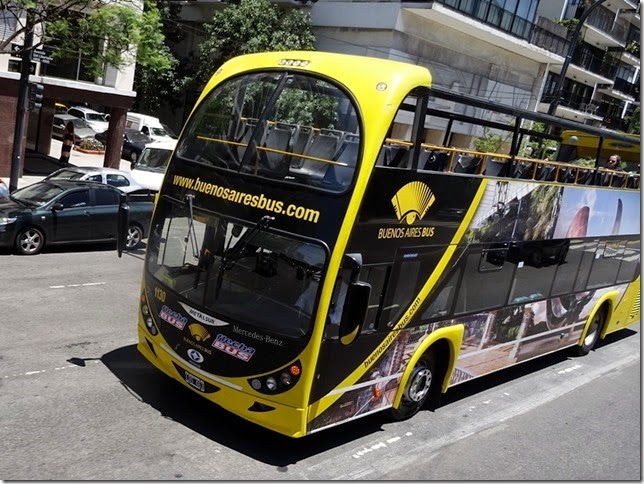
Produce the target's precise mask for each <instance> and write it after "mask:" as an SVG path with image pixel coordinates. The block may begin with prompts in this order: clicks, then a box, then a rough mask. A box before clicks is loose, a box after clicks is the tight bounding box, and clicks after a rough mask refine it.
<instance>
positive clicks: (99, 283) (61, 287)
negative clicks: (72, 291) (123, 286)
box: [49, 282, 107, 289]
mask: <svg viewBox="0 0 644 484" xmlns="http://www.w3.org/2000/svg"><path fill="white" fill-rule="evenodd" d="M105 284H107V282H85V283H83V284H67V285H63V286H49V289H65V288H66V287H88V286H104V285H105Z"/></svg>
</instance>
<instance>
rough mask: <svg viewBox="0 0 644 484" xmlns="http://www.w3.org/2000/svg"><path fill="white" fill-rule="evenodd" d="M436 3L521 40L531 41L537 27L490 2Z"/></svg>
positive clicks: (455, 0) (450, 0)
mask: <svg viewBox="0 0 644 484" xmlns="http://www.w3.org/2000/svg"><path fill="white" fill-rule="evenodd" d="M436 1H437V2H438V3H441V4H443V5H445V6H446V7H449V8H452V9H454V10H456V11H458V12H461V13H463V14H466V15H467V16H468V17H471V18H473V19H476V20H479V21H480V22H483V23H485V24H487V25H490V26H492V27H495V28H497V29H499V30H501V31H503V32H506V33H508V34H511V35H514V36H515V37H519V38H520V39H524V40H529V39H530V37H531V36H532V31H533V29H534V27H535V24H533V23H532V22H530V21H528V20H526V19H524V18H522V17H519V16H518V15H515V14H514V13H512V12H510V11H509V10H504V9H502V8H500V7H499V6H498V5H496V4H495V3H494V2H492V1H490V0H436Z"/></svg>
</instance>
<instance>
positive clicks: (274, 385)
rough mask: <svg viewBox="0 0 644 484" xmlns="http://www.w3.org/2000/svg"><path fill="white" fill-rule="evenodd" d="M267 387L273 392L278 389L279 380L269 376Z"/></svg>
mask: <svg viewBox="0 0 644 484" xmlns="http://www.w3.org/2000/svg"><path fill="white" fill-rule="evenodd" d="M266 388H268V389H269V390H270V391H271V392H274V391H275V390H277V381H276V380H275V378H273V377H272V376H269V377H268V378H267V379H266Z"/></svg>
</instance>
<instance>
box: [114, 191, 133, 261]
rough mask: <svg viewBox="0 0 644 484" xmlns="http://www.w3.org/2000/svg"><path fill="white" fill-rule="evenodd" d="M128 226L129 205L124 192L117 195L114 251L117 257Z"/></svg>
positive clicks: (122, 248) (121, 248)
mask: <svg viewBox="0 0 644 484" xmlns="http://www.w3.org/2000/svg"><path fill="white" fill-rule="evenodd" d="M129 226H130V206H129V205H128V204H127V195H126V194H125V193H123V194H121V195H120V196H119V211H118V220H117V231H116V252H117V254H118V256H119V257H121V255H122V254H123V250H124V249H125V241H126V239H127V229H128V227H129Z"/></svg>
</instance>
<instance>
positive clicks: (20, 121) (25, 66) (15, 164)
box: [9, 12, 34, 193]
mask: <svg viewBox="0 0 644 484" xmlns="http://www.w3.org/2000/svg"><path fill="white" fill-rule="evenodd" d="M25 30H26V33H25V43H24V45H23V47H22V63H21V65H20V82H19V84H18V109H16V124H15V127H14V134H13V151H12V152H11V173H10V177H11V179H10V180H9V192H11V193H13V192H14V191H15V190H16V189H17V188H18V178H19V177H20V157H21V156H22V151H23V142H24V137H25V118H26V113H27V98H28V97H29V71H30V70H31V55H32V51H33V49H32V47H33V43H34V22H33V17H32V14H31V12H27V20H26V29H25Z"/></svg>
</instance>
